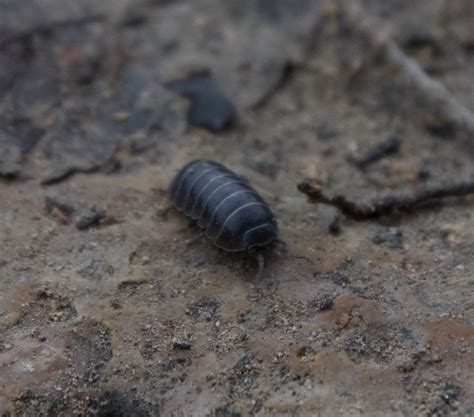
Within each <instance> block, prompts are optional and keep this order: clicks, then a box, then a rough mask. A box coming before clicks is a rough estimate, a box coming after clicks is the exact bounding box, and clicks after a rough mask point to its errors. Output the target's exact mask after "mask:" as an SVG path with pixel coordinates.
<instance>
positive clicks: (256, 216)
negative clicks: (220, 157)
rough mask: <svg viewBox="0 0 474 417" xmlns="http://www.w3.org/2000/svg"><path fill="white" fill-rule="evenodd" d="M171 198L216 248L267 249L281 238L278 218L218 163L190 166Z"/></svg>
mask: <svg viewBox="0 0 474 417" xmlns="http://www.w3.org/2000/svg"><path fill="white" fill-rule="evenodd" d="M169 197H170V200H171V201H172V203H173V204H174V206H175V207H176V208H177V209H178V210H180V211H182V212H183V213H184V214H185V215H186V216H190V217H191V218H192V219H194V220H197V223H198V225H199V227H201V228H202V229H205V233H206V235H207V237H208V238H209V239H210V240H211V242H212V243H213V244H214V245H216V246H218V247H219V248H222V249H224V250H226V251H228V252H238V251H246V250H249V249H252V248H256V247H265V246H268V245H270V244H271V243H273V242H275V241H276V240H277V238H278V232H277V230H278V229H277V224H276V219H275V216H274V215H273V213H272V212H271V210H270V209H269V207H268V205H267V204H266V203H265V201H263V199H262V198H261V197H260V196H259V195H258V194H257V192H256V191H255V190H254V189H253V188H252V187H250V186H249V185H248V184H247V183H246V182H245V181H244V180H243V179H242V178H241V177H239V176H238V175H236V174H235V173H233V172H232V171H230V170H229V169H227V168H226V167H225V166H224V165H222V164H219V163H218V162H214V161H208V160H195V161H191V162H189V163H188V164H187V165H185V166H184V167H183V168H182V169H181V171H179V173H178V174H177V175H176V177H175V179H174V180H173V182H172V183H171V186H170V189H169Z"/></svg>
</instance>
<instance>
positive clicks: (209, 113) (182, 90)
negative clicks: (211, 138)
mask: <svg viewBox="0 0 474 417" xmlns="http://www.w3.org/2000/svg"><path fill="white" fill-rule="evenodd" d="M165 87H166V88H168V89H169V90H171V91H174V92H175V93H178V94H181V95H182V96H184V97H187V98H189V99H190V100H191V105H190V107H189V110H188V121H189V123H191V124H193V125H195V126H201V127H204V128H206V129H209V130H210V131H212V132H218V131H221V130H224V129H226V128H228V127H229V126H230V125H232V124H233V123H234V122H235V120H236V119H237V110H236V108H235V106H234V105H233V104H232V102H231V101H230V100H229V99H228V98H227V97H226V96H225V95H224V94H223V93H222V91H221V90H220V89H219V86H218V85H217V83H216V81H215V80H214V77H213V76H212V75H211V73H210V72H209V71H201V72H197V73H193V74H191V75H190V76H189V77H187V78H183V79H179V80H172V81H168V82H167V83H166V84H165Z"/></svg>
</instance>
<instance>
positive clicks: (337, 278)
mask: <svg viewBox="0 0 474 417" xmlns="http://www.w3.org/2000/svg"><path fill="white" fill-rule="evenodd" d="M330 277H331V279H332V281H333V282H334V283H335V284H337V285H340V286H341V287H344V286H346V285H347V284H349V278H348V277H347V275H346V274H344V273H343V272H340V271H337V270H336V271H333V272H331V273H330Z"/></svg>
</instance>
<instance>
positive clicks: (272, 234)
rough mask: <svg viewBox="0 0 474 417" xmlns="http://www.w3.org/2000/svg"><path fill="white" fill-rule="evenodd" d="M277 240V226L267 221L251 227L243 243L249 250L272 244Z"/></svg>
mask: <svg viewBox="0 0 474 417" xmlns="http://www.w3.org/2000/svg"><path fill="white" fill-rule="evenodd" d="M277 241H278V231H277V227H276V225H275V224H271V223H266V224H263V225H260V226H258V227H255V228H253V229H250V230H248V231H247V232H246V233H245V235H244V237H243V243H244V245H245V247H246V249H247V250H250V249H254V248H262V247H266V246H270V245H272V244H273V243H274V242H277Z"/></svg>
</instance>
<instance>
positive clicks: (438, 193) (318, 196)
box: [298, 180, 474, 220]
mask: <svg viewBox="0 0 474 417" xmlns="http://www.w3.org/2000/svg"><path fill="white" fill-rule="evenodd" d="M298 190H299V191H300V192H302V193H303V194H306V195H307V196H308V200H309V202H310V203H313V204H317V203H322V204H326V205H329V206H333V207H336V208H337V209H339V210H340V211H341V212H342V213H343V214H345V215H346V216H347V217H350V218H352V219H354V220H369V219H377V218H379V217H382V216H387V215H390V214H393V213H394V212H396V211H409V210H412V209H414V208H415V207H416V206H418V205H420V204H421V203H424V202H427V201H430V200H434V199H442V198H447V197H461V196H466V195H469V194H474V181H465V182H459V183H454V184H447V185H438V186H433V187H430V188H425V189H422V190H419V191H416V192H412V193H410V194H407V195H386V196H383V197H381V198H380V199H378V200H375V201H372V202H371V203H370V204H358V203H355V202H353V201H350V200H347V199H346V197H345V196H343V195H340V194H337V195H334V196H329V195H327V194H325V193H324V192H323V190H322V189H321V187H319V186H318V185H316V184H315V183H313V182H311V181H310V180H305V181H303V182H301V183H300V184H298Z"/></svg>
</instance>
